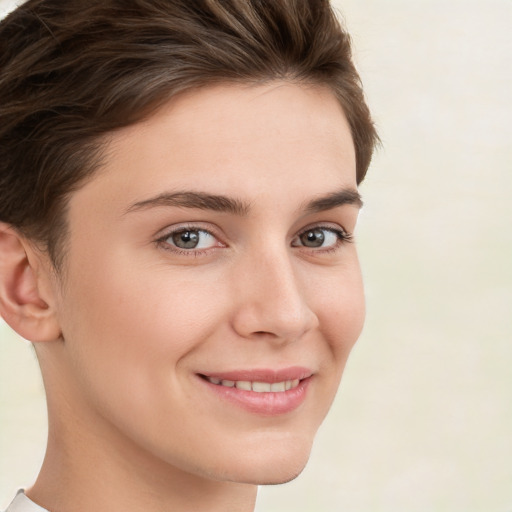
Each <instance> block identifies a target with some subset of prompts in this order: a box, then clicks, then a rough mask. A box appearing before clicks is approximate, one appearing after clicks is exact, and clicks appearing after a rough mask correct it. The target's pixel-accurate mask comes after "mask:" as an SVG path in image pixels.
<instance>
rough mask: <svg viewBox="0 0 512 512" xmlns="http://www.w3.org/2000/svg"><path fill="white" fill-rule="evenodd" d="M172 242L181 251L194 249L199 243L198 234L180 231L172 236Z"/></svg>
mask: <svg viewBox="0 0 512 512" xmlns="http://www.w3.org/2000/svg"><path fill="white" fill-rule="evenodd" d="M172 241H173V242H174V244H175V245H176V247H179V248H181V249H194V248H195V247H196V246H197V244H198V243H199V234H198V233H197V231H182V232H181V233H175V234H174V235H173V236H172Z"/></svg>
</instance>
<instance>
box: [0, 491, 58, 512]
mask: <svg viewBox="0 0 512 512" xmlns="http://www.w3.org/2000/svg"><path fill="white" fill-rule="evenodd" d="M5 512H48V510H46V509H45V508H43V507H40V506H39V505H36V504H35V503H34V502H33V501H32V500H31V499H29V498H27V497H26V496H25V493H24V492H23V489H22V490H20V491H18V494H16V497H15V498H14V499H13V500H12V503H11V504H10V505H9V506H8V507H7V510H6V511H5Z"/></svg>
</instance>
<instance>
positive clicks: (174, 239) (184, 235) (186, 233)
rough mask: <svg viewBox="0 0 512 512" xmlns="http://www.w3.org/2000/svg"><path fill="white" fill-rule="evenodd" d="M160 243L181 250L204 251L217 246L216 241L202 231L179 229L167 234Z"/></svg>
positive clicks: (209, 234)
mask: <svg viewBox="0 0 512 512" xmlns="http://www.w3.org/2000/svg"><path fill="white" fill-rule="evenodd" d="M160 242H163V243H166V244H169V245H170V246H174V247H176V248H177V249H181V250H185V251H186V250H187V249H188V250H204V249H210V248H212V247H215V246H218V245H219V242H218V241H217V239H216V238H215V237H214V236H213V235H212V234H211V233H209V232H208V231H206V230H204V229H190V228H185V229H183V228H180V229H178V230H176V231H173V232H172V233H168V234H167V235H165V237H162V238H161V239H160Z"/></svg>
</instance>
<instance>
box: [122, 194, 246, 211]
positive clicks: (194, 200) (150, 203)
mask: <svg viewBox="0 0 512 512" xmlns="http://www.w3.org/2000/svg"><path fill="white" fill-rule="evenodd" d="M159 206H160V207H162V206H167V207H169V206H174V207H178V208H197V209H200V210H213V211H215V212H226V213H232V214H234V215H238V216H241V217H243V216H245V215H247V214H248V213H249V209H250V205H249V204H248V203H245V202H244V201H241V200H240V199H235V198H231V197H226V196H222V195H215V194H205V193H204V192H186V191H185V192H174V193H163V194H160V195H158V196H156V197H152V198H150V199H146V200H144V201H139V202H137V203H134V204H132V205H131V206H130V207H129V208H128V209H127V210H126V213H130V212H135V211H140V210H148V209H149V208H155V207H159Z"/></svg>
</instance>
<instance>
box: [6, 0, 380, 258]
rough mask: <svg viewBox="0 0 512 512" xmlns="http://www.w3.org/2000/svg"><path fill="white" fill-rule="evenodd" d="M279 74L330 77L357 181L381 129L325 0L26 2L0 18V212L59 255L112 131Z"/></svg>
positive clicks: (300, 79) (316, 79) (326, 81)
mask: <svg viewBox="0 0 512 512" xmlns="http://www.w3.org/2000/svg"><path fill="white" fill-rule="evenodd" d="M274 79H284V80H288V81H293V82H297V83H311V84H322V85H326V86H329V87H330V88H331V90H332V91H333V92H334V94H335V95H336V96H337V98H338V100H339V101H340V103H341V105H342V107H343V110H344V112H345V115H346V116H347V119H348V122H349V124H350V127H351V131H352V137H353V140H354V145H355V151H356V165H357V181H358V183H360V182H361V181H362V180H363V178H364V176H365V174H366V171H367V169H368V166H369V163H370V160H371V156H372V152H373V149H374V146H375V143H376V141H377V135H376V132H375V129H374V125H373V123H372V120H371V117H370V113H369V110H368V107H367V105H366V103H365V100H364V96H363V92H362V87H361V83H360V80H359V76H358V74H357V72H356V70H355V67H354V65H353V62H352V58H351V48H350V39H349V36H348V34H347V33H346V31H345V30H344V29H343V28H342V26H341V25H340V22H339V21H338V20H337V18H336V16H335V15H334V13H333V11H332V8H331V6H330V4H329V1H328V0H87V1H85V0H29V1H27V2H26V3H25V4H23V5H22V6H21V7H19V8H18V9H16V10H15V11H14V12H12V13H11V14H10V15H9V16H7V18H6V19H5V20H4V21H2V23H1V24H0V220H1V221H4V222H7V223H9V224H10V225H12V226H14V227H15V228H16V229H18V230H19V231H20V232H22V233H23V234H25V235H26V236H28V237H29V238H31V239H33V240H34V241H37V242H39V243H41V244H42V246H43V247H44V249H45V250H47V251H48V253H49V254H50V257H51V258H52V261H53V263H54V264H55V266H56V267H58V266H59V263H60V258H61V257H62V252H63V251H62V249H63V248H62V246H61V242H62V240H63V238H64V234H65V231H66V215H65V210H66V199H67V198H68V197H69V194H70V193H71V192H72V191H74V190H76V189H77V188H79V187H80V185H82V184H83V183H84V181H85V180H86V179H87V178H88V177H89V176H91V175H92V174H93V172H94V170H95V169H97V168H98V166H99V165H100V162H101V148H102V143H103V142H104V140H105V134H107V133H109V132H111V131H113V130H116V129H119V128H121V127H124V126H127V125H130V124H133V123H136V122H138V121H140V120H142V119H143V118H144V117H146V116H148V115H149V114H151V113H152V112H154V111H155V110H156V109H157V108H158V107H159V106H161V105H163V104H164V103H165V102H167V101H168V100H169V99H170V98H171V97H172V96H174V95H175V94H177V93H179V92H182V91H185V90H189V89H191V88H197V87H203V86H206V85H209V84H213V83H222V82H231V83H232V82H235V83H237V82H239V83H259V82H262V81H263V82H265V81H269V80H274Z"/></svg>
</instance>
